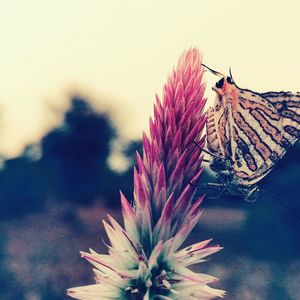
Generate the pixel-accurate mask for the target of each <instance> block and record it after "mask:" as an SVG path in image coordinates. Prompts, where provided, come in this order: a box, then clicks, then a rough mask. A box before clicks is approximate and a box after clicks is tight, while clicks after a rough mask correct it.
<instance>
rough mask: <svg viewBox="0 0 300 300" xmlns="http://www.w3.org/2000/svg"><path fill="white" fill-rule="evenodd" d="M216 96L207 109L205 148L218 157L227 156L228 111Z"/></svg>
mask: <svg viewBox="0 0 300 300" xmlns="http://www.w3.org/2000/svg"><path fill="white" fill-rule="evenodd" d="M221 103H222V102H221V101H219V98H218V96H217V99H216V101H215V104H214V106H213V107H210V108H209V109H208V111H207V122H206V132H207V148H208V150H209V151H210V152H211V153H212V154H214V155H216V156H219V157H227V156H228V147H227V145H228V142H229V136H228V124H227V118H228V112H227V109H226V107H224V105H221Z"/></svg>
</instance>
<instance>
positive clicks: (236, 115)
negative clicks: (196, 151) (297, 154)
mask: <svg viewBox="0 0 300 300" xmlns="http://www.w3.org/2000/svg"><path fill="white" fill-rule="evenodd" d="M229 79H230V78H229ZM228 81H229V82H227V80H224V79H223V82H224V84H223V86H222V87H220V85H219V86H218V88H216V87H215V88H214V90H215V91H216V93H217V98H216V102H215V105H214V106H213V107H212V108H210V109H209V110H208V119H207V135H208V137H207V145H208V149H209V150H210V151H211V152H212V153H213V154H215V155H218V156H221V157H223V159H224V160H226V161H230V163H231V165H232V171H233V173H234V177H235V181H236V182H238V183H240V184H242V185H244V186H251V185H253V184H255V183H256V182H258V181H259V180H261V179H262V178H263V177H264V176H266V175H267V174H268V173H269V172H270V171H271V170H272V168H273V167H274V165H275V164H276V162H277V161H278V160H279V159H280V158H281V157H282V156H283V155H284V154H285V152H286V150H287V149H288V148H289V147H290V146H292V145H293V144H294V143H296V141H298V140H299V137H300V93H296V94H293V93H291V92H268V93H262V94H259V93H256V92H253V91H250V90H246V89H240V88H239V87H237V86H236V85H235V84H234V83H233V81H232V79H231V80H228ZM216 86H217V85H216Z"/></svg>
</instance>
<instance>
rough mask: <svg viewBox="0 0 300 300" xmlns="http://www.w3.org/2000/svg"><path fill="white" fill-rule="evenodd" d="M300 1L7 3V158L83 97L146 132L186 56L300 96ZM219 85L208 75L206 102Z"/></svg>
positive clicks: (128, 129) (263, 87)
mask: <svg viewBox="0 0 300 300" xmlns="http://www.w3.org/2000/svg"><path fill="white" fill-rule="evenodd" d="M299 8H300V4H299V1H291V0H286V1H278V0H273V1H261V0H260V1H258V0H253V1H241V0H227V1H202V0H185V1H177V0H173V1H171V0H164V1H158V0H152V1H144V0H127V1H121V0H119V1H113V0H112V1H102V0H85V1H83V0H51V1H40V0H26V1H22V0H19V1H17V0H10V1H4V0H0V45H1V48H0V49H1V52H0V82H1V85H0V86H1V90H0V134H1V139H0V154H3V155H5V156H8V157H13V156H16V155H19V154H20V152H22V150H23V148H24V146H25V145H26V144H29V143H36V142H38V141H39V139H40V138H41V137H42V136H43V135H44V134H45V132H47V131H48V130H50V129H51V128H53V127H55V126H57V125H58V124H59V123H60V122H61V121H62V116H63V113H64V111H65V109H66V108H67V107H68V99H69V98H70V95H72V94H73V93H80V94H82V95H84V96H87V97H88V98H89V99H92V100H93V102H92V103H93V105H94V107H95V108H97V109H99V110H102V111H108V112H110V113H111V114H112V118H113V120H114V122H115V124H116V125H117V126H118V129H119V130H120V134H121V136H122V137H124V138H139V137H141V134H142V131H143V130H147V127H148V118H149V115H151V114H152V107H153V103H154V99H155V93H157V94H158V95H161V91H162V87H163V84H164V82H165V81H166V79H167V76H168V74H169V73H170V72H171V70H172V68H173V67H174V65H175V64H176V62H177V60H178V58H179V56H180V54H181V53H182V52H183V51H184V50H186V49H188V48H190V47H197V48H199V49H200V51H201V52H202V53H203V57H204V62H205V64H207V65H209V66H210V67H211V68H213V69H216V70H219V71H220V72H222V73H225V74H226V73H227V72H228V69H229V67H231V69H232V73H233V77H234V79H235V82H236V83H237V84H238V85H239V86H240V87H245V88H250V89H252V90H255V91H258V92H264V91H270V90H274V91H279V90H287V91H288V90H290V91H297V90H300V81H299V70H300V57H299V53H300V38H299V37H300V23H299V11H300V10H299ZM216 80H218V78H215V77H214V76H212V75H209V74H207V76H206V81H207V95H208V97H209V101H212V99H213V94H212V93H211V89H210V87H211V86H212V85H213V84H214V83H215V81H216Z"/></svg>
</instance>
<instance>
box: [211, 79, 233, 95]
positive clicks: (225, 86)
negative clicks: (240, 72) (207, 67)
mask: <svg viewBox="0 0 300 300" xmlns="http://www.w3.org/2000/svg"><path fill="white" fill-rule="evenodd" d="M234 88H235V83H234V81H233V79H232V77H231V76H227V77H225V76H223V77H222V78H221V79H220V80H219V81H218V82H217V83H216V84H215V86H214V87H213V88H212V89H213V90H214V91H215V92H216V93H217V94H218V95H224V94H228V93H230V92H231V90H233V89H234Z"/></svg>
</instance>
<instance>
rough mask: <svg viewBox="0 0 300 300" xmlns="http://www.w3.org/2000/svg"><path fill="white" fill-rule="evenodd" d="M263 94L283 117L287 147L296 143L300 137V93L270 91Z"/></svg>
mask: <svg viewBox="0 0 300 300" xmlns="http://www.w3.org/2000/svg"><path fill="white" fill-rule="evenodd" d="M261 96H262V97H263V98H265V99H267V100H268V101H269V103H271V104H272V105H273V106H274V107H275V108H276V110H277V112H278V114H279V115H280V116H281V118H282V128H283V135H284V138H285V139H286V147H288V146H292V145H294V144H295V143H296V142H297V141H298V140H299V138H300V93H299V92H298V93H295V94H293V93H291V92H268V93H263V94H261ZM289 144H290V145H289Z"/></svg>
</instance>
